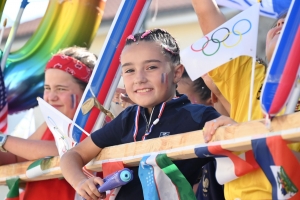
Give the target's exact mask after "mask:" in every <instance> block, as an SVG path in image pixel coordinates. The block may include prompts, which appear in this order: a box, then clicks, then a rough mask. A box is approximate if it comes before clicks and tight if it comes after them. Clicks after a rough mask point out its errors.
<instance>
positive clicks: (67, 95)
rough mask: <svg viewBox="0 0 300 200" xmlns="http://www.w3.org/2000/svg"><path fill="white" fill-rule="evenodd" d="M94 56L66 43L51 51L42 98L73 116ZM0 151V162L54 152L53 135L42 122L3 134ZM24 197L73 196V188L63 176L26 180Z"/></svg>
mask: <svg viewBox="0 0 300 200" xmlns="http://www.w3.org/2000/svg"><path fill="white" fill-rule="evenodd" d="M96 61H97V57H96V56H95V55H94V54H92V53H90V52H88V51H87V50H86V49H85V48H80V47H70V48H66V49H63V50H62V51H60V52H58V53H57V54H55V55H53V56H52V58H51V59H50V61H49V62H48V64H47V65H46V67H45V85H44V100H45V101H46V102H47V103H49V104H50V105H52V106H53V107H54V108H56V109H57V110H59V111H60V112H62V113H63V114H64V115H66V116H67V117H69V118H70V119H72V118H73V117H74V114H75V111H76V108H77V105H76V104H74V99H73V100H72V97H73V98H77V102H79V101H80V98H81V96H82V94H83V92H84V89H85V87H86V85H87V83H88V80H89V78H90V76H91V74H92V70H93V68H94V65H95V63H96ZM2 148H3V149H4V150H6V151H7V152H0V165H6V164H11V163H17V162H22V161H25V160H36V159H40V158H44V157H46V156H58V151H57V148H56V145H55V141H54V137H53V135H52V133H51V131H50V130H49V129H48V128H47V124H46V123H43V124H42V125H41V126H40V127H39V128H38V129H37V130H36V131H35V132H34V133H33V134H32V135H31V136H30V137H29V138H28V139H22V138H17V137H13V136H7V139H6V142H5V143H4V144H3V146H2ZM22 195H23V199H24V200H27V199H29V200H36V199H45V200H47V199H49V200H50V199H51V200H52V199H62V200H67V199H68V200H73V199H74V196H75V191H74V189H73V188H72V187H71V186H70V185H69V184H68V182H66V181H65V180H64V179H51V180H44V181H35V182H28V183H27V184H26V188H25V191H24V192H23V194H22Z"/></svg>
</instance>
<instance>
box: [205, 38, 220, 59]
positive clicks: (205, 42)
mask: <svg viewBox="0 0 300 200" xmlns="http://www.w3.org/2000/svg"><path fill="white" fill-rule="evenodd" d="M215 40H218V39H215ZM209 41H211V40H208V41H206V42H205V43H204V44H203V50H202V53H203V54H204V55H206V56H212V55H215V54H216V53H217V52H218V51H219V49H220V46H221V42H220V41H219V40H218V41H219V42H218V44H219V46H218V48H217V50H216V51H215V52H213V53H212V54H207V53H205V52H204V45H205V44H206V43H209ZM206 46H207V44H206Z"/></svg>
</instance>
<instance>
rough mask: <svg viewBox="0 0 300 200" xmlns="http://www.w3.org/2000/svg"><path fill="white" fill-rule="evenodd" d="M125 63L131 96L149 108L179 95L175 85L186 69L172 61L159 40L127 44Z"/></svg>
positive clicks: (124, 77)
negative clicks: (176, 92)
mask: <svg viewBox="0 0 300 200" xmlns="http://www.w3.org/2000/svg"><path fill="white" fill-rule="evenodd" d="M121 65H122V76H123V80H124V85H125V89H126V92H127V94H128V96H129V97H130V99H131V100H132V101H133V102H135V103H136V104H138V105H140V106H142V107H145V108H148V109H149V110H150V109H152V108H153V107H154V106H155V105H157V104H159V103H161V102H164V101H168V100H171V99H172V98H173V97H174V96H175V85H176V83H177V82H178V81H179V80H180V78H181V75H182V71H183V67H182V66H181V65H178V66H176V67H174V66H172V65H171V62H170V60H169V58H168V57H167V56H165V55H163V54H162V49H161V47H160V46H159V45H158V44H157V43H155V42H145V41H138V43H133V44H131V45H128V46H125V48H124V49H123V52H122V54H121Z"/></svg>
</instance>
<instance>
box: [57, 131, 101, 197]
mask: <svg viewBox="0 0 300 200" xmlns="http://www.w3.org/2000/svg"><path fill="white" fill-rule="evenodd" d="M100 152H101V148H99V147H98V146H96V145H95V143H94V142H93V141H92V139H91V137H88V138H86V139H85V140H84V141H82V142H80V143H79V144H78V145H77V146H75V147H73V148H72V149H71V150H70V151H68V152H66V153H65V154H64V155H63V156H62V157H61V159H60V168H61V171H62V174H63V175H64V178H65V179H66V180H67V181H68V182H69V183H70V184H71V185H72V187H73V188H74V189H75V190H76V191H77V193H78V194H79V195H80V196H82V197H83V198H85V199H90V198H92V199H98V198H100V197H101V198H103V196H101V194H100V193H99V192H98V190H97V188H96V186H95V185H96V184H99V185H102V184H103V181H102V179H101V178H99V177H93V178H90V179H88V178H87V177H86V175H84V173H83V172H82V167H83V166H85V165H86V164H87V163H88V162H89V161H91V160H92V159H93V158H95V157H96V156H97V155H98V154H99V153H100ZM102 195H103V194H102Z"/></svg>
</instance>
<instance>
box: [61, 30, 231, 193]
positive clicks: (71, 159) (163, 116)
mask: <svg viewBox="0 0 300 200" xmlns="http://www.w3.org/2000/svg"><path fill="white" fill-rule="evenodd" d="M120 60H121V65H122V76H123V80H124V84H125V89H126V92H127V94H128V96H129V98H130V99H131V100H132V101H133V102H135V103H136V105H133V106H130V107H128V108H127V109H126V110H124V111H123V112H122V113H121V114H120V115H119V116H118V117H116V118H115V119H114V120H113V121H111V122H110V123H108V124H107V125H106V126H104V127H103V128H102V129H100V130H98V131H96V132H94V133H92V134H91V137H88V138H86V139H85V140H84V141H82V142H81V143H80V144H78V145H77V146H76V147H74V148H72V149H71V150H70V151H68V152H67V153H65V154H64V155H63V156H62V158H61V161H60V166H61V169H62V173H63V175H64V177H65V178H66V179H67V181H68V182H69V183H70V184H71V185H72V186H73V187H74V188H75V189H76V191H77V192H78V193H79V194H80V195H81V196H82V197H83V198H85V199H98V198H99V197H101V198H103V197H104V196H102V195H100V193H99V192H98V191H97V189H96V187H95V185H96V184H100V185H102V183H103V182H102V180H101V179H100V178H99V177H93V178H90V179H88V178H87V177H86V176H85V175H84V174H83V173H82V167H83V166H84V165H85V164H86V163H88V162H89V161H90V160H92V159H93V158H94V157H96V156H97V155H98V154H99V153H100V152H101V149H103V148H105V147H108V146H113V145H120V144H125V143H130V142H135V141H141V140H146V139H151V138H157V137H162V136H167V135H174V134H179V133H184V132H189V131H194V130H199V129H201V128H202V127H203V126H204V124H205V122H206V121H208V120H212V119H215V118H217V117H219V116H220V115H219V114H218V113H217V112H216V111H215V110H214V108H212V107H206V106H203V105H196V104H191V103H190V101H189V100H188V98H187V97H186V96H185V95H179V96H176V84H177V83H178V82H179V80H180V78H181V75H182V73H183V66H182V65H181V64H180V57H179V47H178V45H177V43H176V41H175V39H174V38H173V37H172V36H171V35H170V34H169V33H168V32H166V31H164V30H161V29H154V30H151V31H149V30H147V31H145V32H144V33H138V34H136V35H134V36H133V35H130V36H129V37H128V38H127V40H126V45H125V47H124V49H123V51H122V54H121V58H120ZM229 123H231V122H229ZM135 130H136V131H135ZM162 132H164V133H167V134H161V133H162ZM206 162H207V161H205V160H201V159H188V160H182V161H177V162H176V161H175V162H174V163H175V164H176V165H177V167H178V168H179V170H180V171H181V172H182V174H183V175H184V176H185V177H186V179H187V180H188V181H189V183H190V184H191V185H193V184H194V183H195V181H196V179H197V177H198V174H199V171H200V169H201V166H202V165H204V164H205V163H206ZM137 169H138V168H137V167H134V168H132V170H133V173H134V179H133V181H131V182H129V183H128V184H127V185H125V186H123V187H122V188H121V190H120V191H119V193H118V196H117V199H143V192H142V186H141V183H140V181H139V178H138V174H137Z"/></svg>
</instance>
